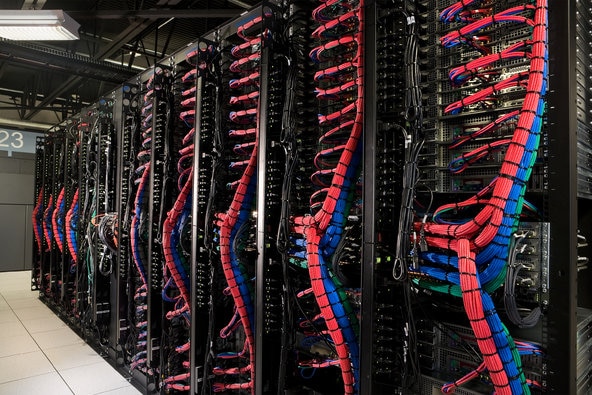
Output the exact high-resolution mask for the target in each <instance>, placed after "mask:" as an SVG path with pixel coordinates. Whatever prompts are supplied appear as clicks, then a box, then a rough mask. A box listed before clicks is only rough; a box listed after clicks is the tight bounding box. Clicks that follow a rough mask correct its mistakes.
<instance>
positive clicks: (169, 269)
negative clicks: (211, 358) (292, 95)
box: [162, 47, 213, 391]
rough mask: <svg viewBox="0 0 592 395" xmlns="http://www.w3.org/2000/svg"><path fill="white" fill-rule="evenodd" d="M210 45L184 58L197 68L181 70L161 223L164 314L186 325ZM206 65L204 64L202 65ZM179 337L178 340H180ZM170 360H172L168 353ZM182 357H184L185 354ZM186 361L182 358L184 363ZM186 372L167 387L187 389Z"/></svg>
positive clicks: (181, 348) (185, 346) (181, 350)
mask: <svg viewBox="0 0 592 395" xmlns="http://www.w3.org/2000/svg"><path fill="white" fill-rule="evenodd" d="M212 50H213V49H212V48H211V47H208V48H205V49H203V50H202V49H199V48H198V49H196V50H195V51H192V52H190V53H188V54H187V56H186V60H187V61H188V62H190V63H192V62H195V65H196V67H194V68H192V69H191V70H189V71H188V72H186V73H184V74H183V75H182V77H181V78H180V81H181V82H182V83H183V85H184V86H185V87H184V89H183V91H182V101H181V102H180V103H179V106H180V108H179V118H180V119H181V120H182V121H183V123H182V124H179V125H178V126H177V130H176V132H177V133H179V132H180V133H184V137H183V140H182V144H183V146H182V147H181V149H180V150H179V159H178V161H177V174H178V179H177V186H178V191H179V192H178V195H177V197H176V199H175V202H174V204H173V207H172V208H171V210H169V212H168V213H167V216H166V219H165V220H164V224H163V231H162V245H163V252H164V258H165V270H164V278H165V286H164V287H163V290H162V295H163V299H164V300H165V301H169V302H173V303H175V308H174V310H172V311H169V312H167V314H166V317H167V319H169V320H175V319H176V317H179V318H181V319H182V321H183V322H184V325H185V327H187V326H189V324H190V320H191V316H190V309H191V302H192V301H191V298H190V287H189V285H190V284H189V273H188V264H187V254H186V252H185V251H184V250H183V246H182V233H183V230H184V229H185V226H186V225H187V223H188V221H189V216H190V214H191V208H192V186H193V151H194V143H193V136H194V134H195V128H196V127H200V126H201V125H195V104H196V103H195V98H196V86H195V80H196V76H197V65H200V66H202V62H205V61H206V60H208V59H209V58H210V57H211V52H212ZM203 67H207V63H206V64H203ZM172 291H174V292H178V295H176V296H172V297H171V296H169V293H170V292H172ZM175 329H176V330H177V331H178V332H181V333H182V328H179V326H178V325H171V331H173V330H175ZM179 340H181V339H179ZM188 350H189V342H188V341H187V339H184V340H183V343H182V344H177V347H176V348H175V349H174V351H173V352H174V354H177V355H178V356H180V355H184V354H185V353H186V352H187V351H188ZM170 358H171V359H175V358H174V357H173V356H170ZM183 358H187V357H186V356H185V357H183ZM188 363H189V362H187V361H183V365H188ZM169 365H170V364H169ZM189 376H190V375H189V373H187V372H186V373H183V374H175V375H172V376H169V377H166V378H165V379H164V384H165V388H166V389H175V390H178V391H188V390H189V384H188V379H189Z"/></svg>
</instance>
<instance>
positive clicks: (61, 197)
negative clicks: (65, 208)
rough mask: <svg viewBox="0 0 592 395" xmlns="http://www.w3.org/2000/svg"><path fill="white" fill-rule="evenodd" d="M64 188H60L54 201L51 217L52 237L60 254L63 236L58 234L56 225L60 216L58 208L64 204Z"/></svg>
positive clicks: (62, 248) (58, 228)
mask: <svg viewBox="0 0 592 395" xmlns="http://www.w3.org/2000/svg"><path fill="white" fill-rule="evenodd" d="M65 193H66V188H64V187H62V190H61V191H60V194H59V195H58V200H57V201H56V205H55V209H54V210H53V215H52V217H51V223H52V229H53V235H54V238H55V241H56V244H57V246H58V249H59V250H60V252H61V253H63V252H64V241H63V240H64V235H63V234H62V232H60V227H59V225H58V221H59V216H60V206H61V205H62V204H63V203H64V198H65Z"/></svg>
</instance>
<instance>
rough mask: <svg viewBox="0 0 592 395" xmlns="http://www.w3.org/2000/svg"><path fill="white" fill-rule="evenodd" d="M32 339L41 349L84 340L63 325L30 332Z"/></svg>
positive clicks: (80, 342) (78, 342) (79, 342)
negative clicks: (48, 329)
mask: <svg viewBox="0 0 592 395" xmlns="http://www.w3.org/2000/svg"><path fill="white" fill-rule="evenodd" d="M31 336H33V339H35V341H36V342H37V344H39V347H40V348H41V349H42V350H45V349H48V348H54V347H62V346H68V345H71V344H82V343H83V342H84V341H83V340H82V339H81V338H80V337H79V336H78V335H77V334H76V333H74V332H73V331H72V329H70V328H68V327H65V328H59V329H54V330H51V331H45V332H36V333H32V334H31Z"/></svg>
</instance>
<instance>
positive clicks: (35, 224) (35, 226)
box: [31, 187, 43, 252]
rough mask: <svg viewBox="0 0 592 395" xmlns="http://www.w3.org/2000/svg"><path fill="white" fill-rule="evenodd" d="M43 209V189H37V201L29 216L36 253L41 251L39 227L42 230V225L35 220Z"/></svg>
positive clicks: (41, 232)
mask: <svg viewBox="0 0 592 395" xmlns="http://www.w3.org/2000/svg"><path fill="white" fill-rule="evenodd" d="M42 208H43V187H41V188H40V189H39V193H38V194H37V201H36V202H35V207H34V208H33V213H32V214H31V219H32V222H33V232H34V234H35V242H36V243H37V251H39V252H41V251H42V250H43V231H39V227H40V226H41V229H43V225H42V224H40V223H39V221H38V220H37V218H38V217H39V214H40V211H41V209H42Z"/></svg>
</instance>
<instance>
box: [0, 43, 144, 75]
mask: <svg viewBox="0 0 592 395" xmlns="http://www.w3.org/2000/svg"><path fill="white" fill-rule="evenodd" d="M0 44H1V46H0V57H2V58H4V59H5V60H6V61H7V62H11V63H24V64H30V65H35V66H37V67H43V68H47V69H53V70H56V71H62V72H66V73H71V74H75V75H79V76H83V77H87V78H94V79H97V80H101V81H108V82H113V83H121V82H123V81H126V80H127V79H128V78H131V77H132V76H133V75H134V74H135V72H134V71H132V70H130V69H128V68H126V67H124V66H118V65H115V64H112V63H108V62H104V61H102V60H95V59H92V58H90V57H86V56H81V55H76V54H72V53H70V52H66V51H61V50H56V49H48V48H47V47H42V46H40V45H36V44H33V43H27V42H23V43H21V42H16V41H10V40H4V39H0Z"/></svg>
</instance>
